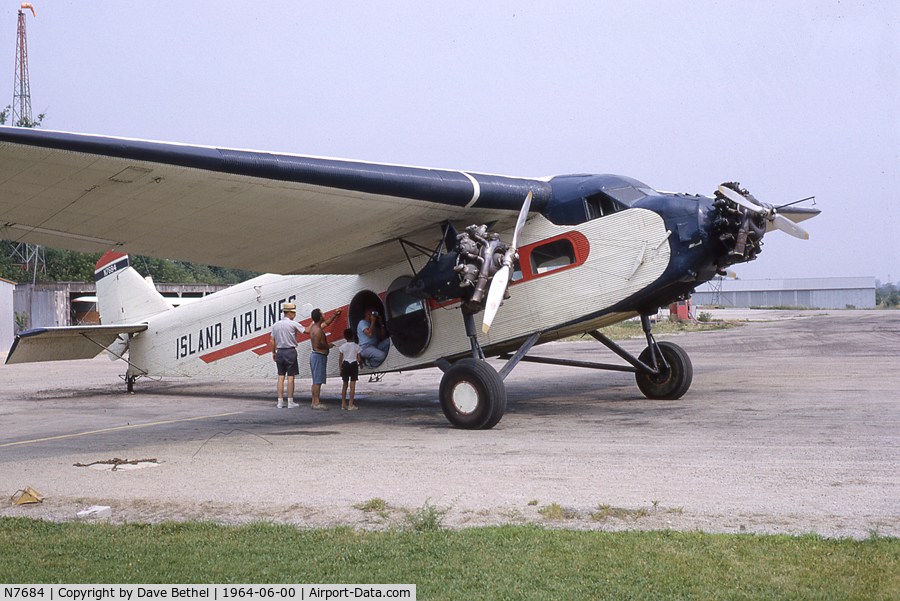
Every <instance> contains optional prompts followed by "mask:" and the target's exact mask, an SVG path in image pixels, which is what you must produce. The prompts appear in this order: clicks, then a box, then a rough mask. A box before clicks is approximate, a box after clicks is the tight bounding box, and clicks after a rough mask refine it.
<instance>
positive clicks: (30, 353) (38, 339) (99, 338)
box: [6, 323, 147, 364]
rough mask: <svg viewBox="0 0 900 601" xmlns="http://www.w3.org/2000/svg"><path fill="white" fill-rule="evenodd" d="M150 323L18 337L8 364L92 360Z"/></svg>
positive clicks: (75, 328) (38, 331)
mask: <svg viewBox="0 0 900 601" xmlns="http://www.w3.org/2000/svg"><path fill="white" fill-rule="evenodd" d="M146 329H147V324H144V323H140V324H132V325H115V326H66V327H58V328H37V329H34V330H28V331H27V332H22V333H21V334H19V335H18V336H16V339H15V341H13V345H12V348H11V349H9V355H8V356H7V357H6V363H7V364H10V363H35V362H39V361H69V360H72V359H93V358H94V357H96V356H97V355H99V354H100V352H101V351H103V350H105V349H106V347H108V346H110V345H112V344H113V343H114V342H115V341H116V339H117V338H118V337H119V334H134V333H137V332H143V331H144V330H146Z"/></svg>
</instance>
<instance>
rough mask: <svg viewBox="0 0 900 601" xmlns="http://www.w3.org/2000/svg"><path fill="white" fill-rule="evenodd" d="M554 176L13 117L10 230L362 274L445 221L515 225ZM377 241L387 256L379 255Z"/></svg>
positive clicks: (205, 258)
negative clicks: (212, 143)
mask: <svg viewBox="0 0 900 601" xmlns="http://www.w3.org/2000/svg"><path fill="white" fill-rule="evenodd" d="M529 191H531V192H532V193H533V195H534V200H533V205H532V208H533V210H538V211H539V210H540V209H541V208H542V207H543V206H545V205H546V204H547V202H548V201H549V199H550V196H551V188H550V185H549V183H548V182H547V181H546V180H542V179H528V178H511V177H502V176H494V175H484V174H472V173H466V172H462V171H449V170H437V169H426V168H419V167H403V166H396V165H385V164H375V163H365V162H353V161H345V160H338V159H325V158H317V157H309V156H299V155H290V154H274V153H267V152H256V151H246V150H234V149H226V148H213V147H206V146H186V145H179V144H171V143H162V142H150V141H142V140H130V139H123V138H111V137H101V136H92V135H84V134H72V133H65V132H55V131H44V130H36V129H26V128H11V127H0V238H4V239H7V240H11V241H13V242H28V243H33V244H41V245H46V246H52V247H60V248H69V249H72V250H77V251H82V252H101V251H107V250H110V249H115V250H117V251H119V252H124V253H133V254H143V255H148V256H154V257H161V258H168V259H178V260H184V261H193V262H198V263H204V264H208V265H217V266H221V267H232V268H240V269H249V270H253V271H264V272H273V273H282V274H294V273H360V272H364V271H367V270H370V269H373V268H377V267H380V266H383V265H387V264H391V263H395V262H397V261H399V260H402V258H403V249H402V247H401V245H400V244H397V243H396V240H398V239H400V238H404V239H407V240H410V241H412V242H418V243H420V244H424V245H426V246H429V245H433V243H434V241H435V229H434V227H435V225H437V224H439V223H441V222H442V221H444V220H447V219H451V220H453V221H459V222H461V223H463V224H464V225H468V224H469V223H475V222H477V223H488V222H491V221H497V222H498V223H497V225H496V226H495V228H496V229H506V228H511V227H513V225H514V224H515V222H516V216H517V212H518V210H519V207H520V206H521V205H522V201H523V199H524V198H525V195H526V194H527V193H528V192H529ZM376 249H377V252H373V251H374V250H376Z"/></svg>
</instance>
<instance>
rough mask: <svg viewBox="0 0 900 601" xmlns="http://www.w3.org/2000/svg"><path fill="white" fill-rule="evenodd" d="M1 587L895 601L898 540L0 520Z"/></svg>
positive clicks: (899, 593)
mask: <svg viewBox="0 0 900 601" xmlns="http://www.w3.org/2000/svg"><path fill="white" fill-rule="evenodd" d="M0 558H2V561H0V581H2V582H4V583H82V584H88V583H107V584H154V583H166V584H170V583H171V584H176V583H215V584H218V583H383V584H387V583H414V584H416V585H417V592H418V598H419V599H538V600H540V599H584V598H590V599H598V598H599V599H606V598H609V599H774V598H778V599H867V600H877V599H897V598H900V539H896V538H885V537H878V536H872V537H870V538H868V539H865V540H853V539H824V538H821V537H819V536H817V535H806V536H787V535H779V536H757V535H725V534H704V533H700V532H688V533H682V532H674V531H658V532H617V533H608V532H593V531H572V530H551V529H546V528H542V527H540V526H501V527H491V528H472V529H464V530H438V531H429V532H415V531H412V530H396V531H390V532H370V531H363V530H355V529H353V528H349V527H344V528H333V529H317V530H303V529H299V528H297V527H295V526H291V525H276V524H270V523H262V522H259V523H252V524H248V525H245V526H219V525H215V524H211V523H204V522H164V523H161V524H125V525H109V524H88V523H83V522H67V523H56V522H47V521H41V520H33V519H28V518H0Z"/></svg>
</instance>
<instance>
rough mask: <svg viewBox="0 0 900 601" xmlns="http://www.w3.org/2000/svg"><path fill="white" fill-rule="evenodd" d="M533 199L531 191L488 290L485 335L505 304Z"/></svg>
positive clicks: (483, 327)
mask: <svg viewBox="0 0 900 601" xmlns="http://www.w3.org/2000/svg"><path fill="white" fill-rule="evenodd" d="M531 197H532V194H531V191H530V190H529V191H528V195H527V196H526V197H525V202H524V203H523V204H522V209H521V210H520V211H519V219H518V221H516V230H515V232H513V239H512V244H510V245H509V248H507V249H506V253H505V254H504V255H503V265H502V266H501V267H500V269H498V270H497V273H495V274H494V277H493V278H492V279H491V287H490V288H489V289H488V294H487V301H486V302H485V304H484V323H483V324H482V325H481V331H482V332H484V333H485V334H487V331H488V330H489V329H490V327H491V324H492V323H493V322H494V316H495V315H497V309H499V308H500V303H501V302H503V295H504V294H505V293H506V288H507V287H508V286H509V274H510V272H511V271H512V264H513V261H514V260H515V258H516V250H517V249H518V244H519V234H520V233H521V232H522V227H523V226H524V225H525V221H526V220H527V219H528V211H530V210H531Z"/></svg>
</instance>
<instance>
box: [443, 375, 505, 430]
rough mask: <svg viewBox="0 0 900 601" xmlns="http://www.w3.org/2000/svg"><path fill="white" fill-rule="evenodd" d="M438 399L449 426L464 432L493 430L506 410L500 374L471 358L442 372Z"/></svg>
mask: <svg viewBox="0 0 900 601" xmlns="http://www.w3.org/2000/svg"><path fill="white" fill-rule="evenodd" d="M440 398H441V409H443V410H444V415H446V416H447V419H448V420H449V421H450V423H451V424H453V425H454V426H456V427H457V428H463V429H466V430H487V429H489V428H493V427H494V426H496V425H497V422H499V421H500V418H502V417H503V412H504V411H506V387H504V386H503V380H502V379H501V378H500V374H498V373H497V370H495V369H494V368H493V367H491V366H490V365H488V364H487V363H485V362H484V361H479V360H477V359H472V358H466V359H462V360H460V361H457V362H456V363H454V364H453V365H451V366H450V368H449V369H448V370H447V371H446V372H445V373H444V377H443V378H442V379H441V388H440Z"/></svg>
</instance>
